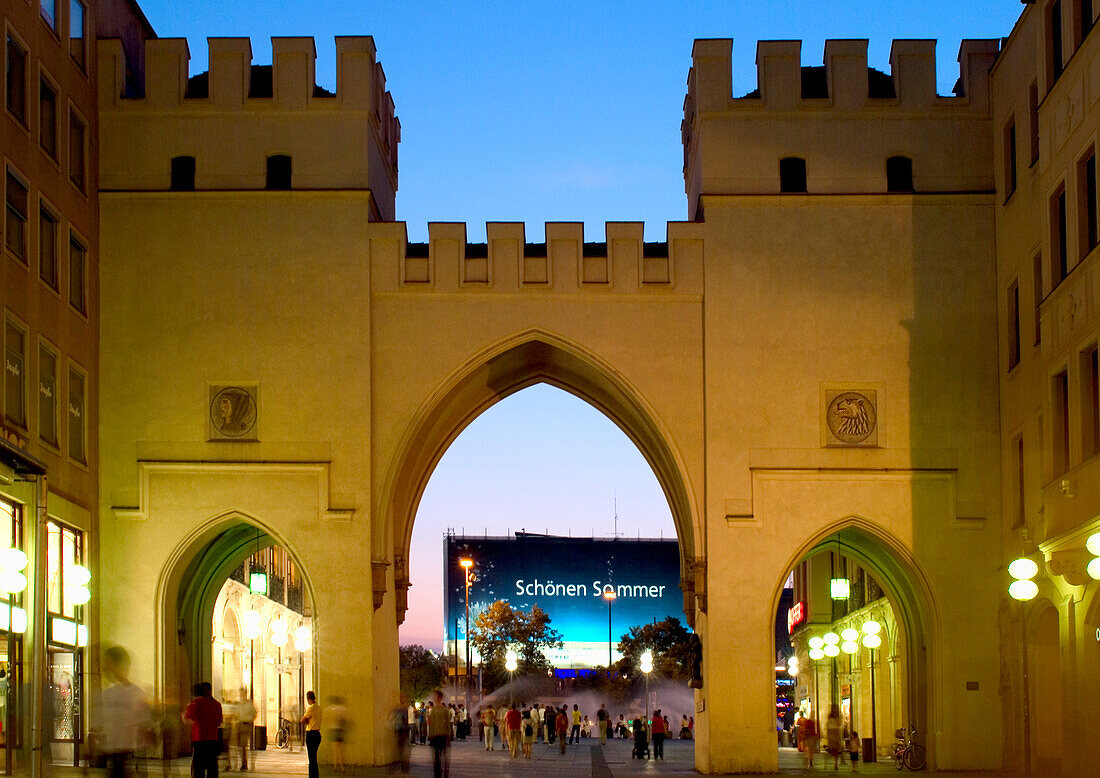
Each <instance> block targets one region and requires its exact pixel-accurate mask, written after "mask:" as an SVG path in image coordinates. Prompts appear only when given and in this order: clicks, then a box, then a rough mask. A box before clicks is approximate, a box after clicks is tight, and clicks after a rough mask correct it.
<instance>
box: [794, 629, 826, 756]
mask: <svg viewBox="0 0 1100 778" xmlns="http://www.w3.org/2000/svg"><path fill="white" fill-rule="evenodd" d="M809 644H810V659H811V660H812V661H813V663H814V712H813V718H814V719H815V720H817V719H820V718H821V714H820V712H819V711H820V709H821V691H820V686H819V684H818V680H817V663H818V662H820V661H821V660H822V659H824V658H825V641H824V640H822V639H821V638H819V637H817V636H814V637H812V638H810V640H809ZM799 737H800V738H801V735H799Z"/></svg>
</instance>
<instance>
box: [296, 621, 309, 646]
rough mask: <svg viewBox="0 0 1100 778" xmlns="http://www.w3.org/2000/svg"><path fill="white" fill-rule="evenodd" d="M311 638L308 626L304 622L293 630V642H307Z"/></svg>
mask: <svg viewBox="0 0 1100 778" xmlns="http://www.w3.org/2000/svg"><path fill="white" fill-rule="evenodd" d="M312 639H313V635H312V634H311V633H310V631H309V627H307V626H305V625H304V624H303V625H302V626H300V627H298V629H296V630H294V642H295V643H308V642H310V640H312Z"/></svg>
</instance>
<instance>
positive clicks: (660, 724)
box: [649, 710, 668, 759]
mask: <svg viewBox="0 0 1100 778" xmlns="http://www.w3.org/2000/svg"><path fill="white" fill-rule="evenodd" d="M649 734H651V735H653V758H654V759H664V758H665V735H667V734H668V722H666V721H665V719H664V716H662V715H661V711H659V710H658V711H656V712H654V714H653V726H652V727H650V730H649Z"/></svg>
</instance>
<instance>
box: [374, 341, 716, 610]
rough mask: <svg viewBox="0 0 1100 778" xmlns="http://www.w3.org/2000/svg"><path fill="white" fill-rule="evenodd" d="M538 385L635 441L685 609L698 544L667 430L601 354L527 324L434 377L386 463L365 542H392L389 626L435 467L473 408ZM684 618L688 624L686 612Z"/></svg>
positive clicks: (692, 508) (691, 504)
mask: <svg viewBox="0 0 1100 778" xmlns="http://www.w3.org/2000/svg"><path fill="white" fill-rule="evenodd" d="M538 383H546V384H549V385H551V386H554V387H556V388H558V389H561V390H563V391H566V392H569V393H570V394H572V395H574V396H576V397H578V398H580V399H582V400H584V401H585V402H588V403H589V404H591V405H592V406H594V407H595V408H597V409H599V410H600V411H601V412H602V413H604V415H606V416H607V417H608V418H609V419H610V420H611V421H612V422H614V423H615V424H616V425H617V426H618V427H619V428H620V429H621V430H622V431H623V433H624V434H626V436H627V437H628V438H630V440H631V441H632V442H633V443H634V444H635V445H636V446H637V447H638V450H639V451H640V452H641V453H642V456H643V457H644V458H645V460H646V462H648V463H649V466H650V467H651V468H652V469H653V472H654V474H655V475H656V477H657V481H658V483H659V484H660V485H661V489H662V491H663V492H664V494H665V498H666V500H667V501H668V504H669V508H670V510H671V513H672V518H673V523H674V525H675V527H676V534H677V538H678V539H679V544H680V561H681V579H682V581H683V583H684V589H685V591H684V602H685V611H688V610H689V606H690V607H693V602H694V598H693V597H691V590H692V587H693V574H692V570H693V567H694V565H695V563H696V558H697V556H699V555H700V554H699V551H698V549H702V548H704V547H705V542H706V541H705V537H704V534H703V533H704V528H703V523H702V521H701V520H700V519H697V517H698V515H699V513H698V510H697V505H696V504H695V500H694V494H693V491H692V490H691V488H690V484H689V482H688V477H687V471H686V467H685V465H684V462H683V459H682V457H681V456H680V455H679V453H678V452H677V450H676V447H675V446H674V444H673V442H672V441H673V438H672V436H671V434H670V433H669V431H668V430H667V429H666V428H665V427H664V425H663V424H662V423H661V421H660V416H659V414H658V413H657V412H656V411H655V410H654V409H653V408H651V407H650V406H649V405H648V404H647V403H646V402H645V401H644V399H643V397H642V394H641V392H639V391H638V390H637V389H636V388H635V387H633V386H632V385H631V384H630V382H629V381H628V380H627V379H626V378H625V377H624V376H623V375H622V374H621V373H619V372H618V371H617V370H615V369H614V367H612V366H611V365H610V364H608V363H607V362H606V361H604V360H602V359H600V358H599V357H597V356H596V355H594V354H592V353H591V352H588V351H586V350H584V349H583V348H582V347H581V346H579V345H578V344H576V343H573V342H571V341H568V340H566V339H565V338H562V337H560V336H557V335H554V334H551V333H548V332H545V331H543V330H527V331H524V332H522V333H519V334H517V335H515V336H513V337H511V338H509V339H506V340H505V341H502V342H500V343H498V344H496V345H495V346H493V347H491V348H489V349H486V350H484V351H482V352H481V353H479V354H477V355H475V356H474V357H472V358H471V359H470V360H468V361H467V362H466V363H465V364H463V365H462V366H461V367H460V368H458V369H457V370H456V371H454V373H452V374H451V376H450V377H449V378H448V380H446V381H444V382H442V383H441V385H440V387H439V388H438V389H437V390H436V391H435V392H434V393H433V394H432V395H431V396H430V397H429V398H428V399H427V400H426V401H425V402H424V404H423V405H422V406H421V408H420V409H419V411H418V412H417V414H416V415H415V417H414V418H413V419H412V420H411V422H410V423H409V425H408V427H407V430H406V433H405V435H404V436H403V437H402V441H401V444H400V445H399V446H398V448H397V451H396V453H395V455H394V456H393V458H392V459H391V460H390V464H389V466H388V468H387V471H386V478H385V480H384V484H385V486H384V488H383V489H382V491H381V494H380V502H379V506H378V509H377V511H376V515H380V516H382V517H384V521H382V522H378V523H377V524H376V525H375V532H376V533H380V534H377V535H376V536H375V538H374V542H375V549H376V554H377V555H378V556H383V555H387V556H388V553H391V549H392V555H393V556H392V559H393V564H394V568H395V569H394V584H395V589H396V592H397V603H396V606H397V621H398V623H399V624H400V623H401V621H403V619H404V613H405V610H406V607H407V590H408V586H409V583H410V582H409V570H408V556H409V547H410V544H411V542H412V528H413V523H414V521H415V519H416V512H417V508H418V507H419V504H420V499H421V496H422V495H423V493H424V489H425V487H426V486H427V483H428V479H429V478H430V477H431V474H432V472H433V471H434V470H435V467H436V465H437V464H438V463H439V460H440V459H441V458H442V456H443V454H444V453H445V452H446V450H447V448H448V447H449V446H450V444H451V443H452V442H453V441H454V440H455V438H457V437H458V435H459V434H460V433H461V432H462V431H463V430H464V429H465V428H466V427H467V426H468V425H469V424H470V423H471V422H472V421H473V420H474V419H476V418H477V417H478V416H479V415H480V414H481V413H482V412H484V411H485V410H486V409H488V408H489V407H490V406H492V405H494V404H495V403H497V402H499V401H500V400H502V399H504V398H506V397H508V396H509V395H511V394H514V393H516V392H518V391H520V390H522V389H526V388H527V387H529V386H533V385H535V384H538ZM387 528H389V529H390V531H392V536H390V535H389V533H388V532H387ZM376 558H377V557H376ZM689 598H690V601H689ZM688 615H689V621H690V620H691V616H692V615H693V614H691V613H689V614H688Z"/></svg>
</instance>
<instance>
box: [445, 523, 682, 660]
mask: <svg viewBox="0 0 1100 778" xmlns="http://www.w3.org/2000/svg"><path fill="white" fill-rule="evenodd" d="M443 550H444V553H443V559H444V565H445V567H444V571H443V580H444V594H443V612H444V615H445V618H446V625H445V627H444V647H445V649H446V651H447V653H448V654H450V653H451V652H453V651H454V646H455V641H456V640H457V641H458V651H459V656H460V658H461V657H462V656H463V655H464V654H465V640H466V631H465V630H466V594H465V573H464V571H463V568H462V567H461V566H460V564H459V561H460V560H461V559H463V558H468V559H471V560H473V563H474V564H473V567H472V571H473V574H474V576H475V577H476V580H475V581H474V582H473V584H472V585H471V586H470V625H471V627H472V626H473V623H474V620H475V619H476V618H477V615H478V614H479V613H481V612H482V611H483V610H484V609H485V608H487V607H488V606H489V605H491V604H492V603H494V602H496V601H497V600H505V601H507V602H508V603H509V604H510V605H511V606H512V607H513V608H516V609H518V610H524V611H529V610H530V609H531V608H532V607H533V606H535V605H538V606H539V607H540V608H542V609H543V610H544V611H546V612H547V613H548V614H549V616H550V626H551V627H553V628H554V629H556V630H558V631H559V632H561V633H562V639H563V642H564V644H565V645H564V647H563V648H562V649H561V650H560V651H552V652H550V653H549V654H548V658H549V660H550V662H551V664H553V665H554V666H555V667H561V668H568V667H575V668H585V667H594V666H596V665H606V664H607V648H608V635H609V634H610V635H611V641H612V643H614V644H618V642H619V638H620V637H621V636H622V635H623V634H624V633H625V632H627V631H628V630H629V629H630V627H633V626H637V625H639V624H648V623H651V622H653V621H661V620H662V619H665V618H667V617H668V616H675V617H677V618H679V619H680V620H681V621H683V611H684V604H683V596H682V595H681V593H680V551H679V544H678V543H677V542H676V541H675V540H627V539H622V538H616V539H595V538H566V537H556V536H548V535H532V534H527V533H516V535H515V537H474V536H468V535H466V536H459V535H448V536H446V537H445V538H444V543H443ZM607 592H614V593H615V598H614V600H613V601H612V602H611V605H610V608H609V607H608V599H607V598H606V597H605V594H606V593H607ZM609 618H610V633H609V624H608V622H609ZM613 659H615V660H617V659H619V653H618V652H617V651H615V652H614V655H613Z"/></svg>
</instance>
